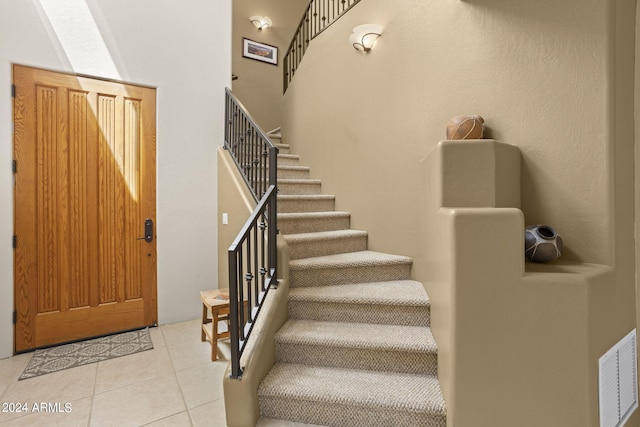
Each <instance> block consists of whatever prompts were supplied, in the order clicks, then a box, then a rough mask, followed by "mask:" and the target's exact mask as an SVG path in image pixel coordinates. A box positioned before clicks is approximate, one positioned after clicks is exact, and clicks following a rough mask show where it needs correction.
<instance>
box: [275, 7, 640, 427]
mask: <svg viewBox="0 0 640 427" xmlns="http://www.w3.org/2000/svg"><path fill="white" fill-rule="evenodd" d="M635 16H636V11H635V1H633V0H618V1H615V0H590V1H588V2H586V3H585V2H584V1H582V0H567V1H563V2H557V1H554V0H541V1H537V2H513V1H510V0H469V1H444V2H443V1H428V2H425V1H420V0H407V1H401V2H397V1H389V0H367V1H364V2H362V3H360V4H359V5H358V6H356V7H355V8H354V9H353V10H352V11H351V12H350V13H349V14H348V15H346V16H345V17H344V18H343V19H341V20H340V21H338V22H337V23H336V24H334V25H333V27H332V28H331V29H330V30H329V31H327V32H325V33H323V34H321V35H320V36H319V37H318V38H317V39H315V40H314V41H313V42H312V43H311V47H310V48H309V50H308V51H307V54H306V56H305V58H304V59H303V61H302V64H301V67H300V68H299V70H298V71H297V74H296V78H295V79H294V80H293V82H292V84H291V86H290V88H289V90H288V92H287V94H286V95H285V98H284V102H283V137H284V141H283V142H285V143H288V144H291V145H292V151H293V152H295V153H298V154H300V155H301V160H302V162H303V163H304V164H308V165H310V166H311V174H312V177H317V178H321V179H322V180H323V191H324V192H326V193H333V194H336V195H337V206H336V208H337V209H343V210H348V211H351V212H352V227H354V228H361V229H366V230H368V231H369V244H370V248H371V249H373V250H382V251H388V252H394V253H398V254H403V255H409V256H412V257H413V258H414V276H415V277H416V278H417V279H418V280H423V281H425V282H426V283H425V284H426V286H427V289H428V290H429V292H430V294H431V295H432V298H433V299H434V301H433V304H434V306H433V311H434V318H433V319H434V320H433V321H434V333H435V334H436V338H437V339H438V343H439V346H441V345H442V346H441V349H442V353H443V354H442V355H440V358H439V360H440V361H442V360H443V359H445V360H446V361H445V363H442V364H441V368H443V369H448V371H446V372H444V378H443V380H444V381H445V382H446V383H445V385H444V387H445V388H446V389H448V390H446V395H447V396H448V398H449V399H452V396H453V397H454V401H453V402H452V401H451V400H449V401H448V403H449V404H451V407H453V408H455V405H456V402H467V403H468V402H473V398H474V396H475V397H477V396H479V393H484V394H483V395H482V399H479V400H477V402H476V404H473V405H467V406H464V405H463V404H462V403H461V405H463V406H461V407H462V408H463V409H462V412H458V409H459V408H460V406H459V407H458V409H456V410H455V411H456V412H455V417H457V419H458V421H459V422H460V424H456V427H457V426H462V425H473V426H479V425H490V424H485V423H482V422H480V418H476V419H475V422H476V424H474V423H473V422H474V418H473V415H474V413H476V414H478V413H479V412H478V411H481V410H482V408H483V407H482V406H477V405H478V404H479V403H478V402H482V403H483V404H485V406H484V408H485V409H486V408H487V407H491V408H493V409H494V410H496V411H499V410H500V407H499V405H497V404H496V400H492V399H491V398H490V394H489V393H485V392H486V389H484V388H483V387H482V385H483V384H487V383H486V382H483V381H481V380H491V379H493V380H494V381H498V382H497V383H494V385H497V386H498V388H497V393H496V396H501V397H502V398H503V399H505V400H507V399H508V400H509V403H505V405H507V406H508V405H512V409H511V410H509V411H507V414H511V415H512V416H513V417H514V418H511V419H512V420H513V419H516V420H517V421H518V422H516V423H515V424H513V423H511V424H509V422H510V421H509V420H508V419H507V418H508V417H507V418H505V419H504V422H503V423H501V424H491V425H493V426H497V425H505V426H506V425H519V426H524V425H532V426H534V425H554V426H555V425H563V426H565V425H567V426H576V427H577V426H584V425H597V424H598V405H597V404H598V400H597V391H598V379H597V374H598V358H599V357H600V356H601V355H602V354H604V352H605V351H606V350H607V349H608V348H610V347H611V346H612V345H613V344H614V343H615V342H617V341H618V340H619V339H621V338H622V337H623V336H624V335H626V333H627V332H629V331H630V330H631V329H633V328H634V327H635V326H636V309H635V305H636V304H635V302H636V285H635V280H636V279H635V276H636V273H635V271H636V267H635V265H636V261H637V260H638V257H637V256H636V249H635V242H634V233H633V230H634V223H635V203H634V196H635V195H636V194H637V193H636V190H635V189H634V184H635V182H637V179H636V178H634V173H635V165H634V151H633V149H634V133H633V131H634V129H633V119H634V117H633V108H634V99H633V93H634V91H633V89H632V88H633V84H634V60H633V58H634V49H635V48H634V26H635V22H634V18H635ZM362 23H378V24H381V25H383V26H384V28H385V32H384V34H383V35H382V37H381V38H380V39H379V40H378V44H377V46H376V48H375V49H374V50H373V51H372V52H371V53H370V54H369V55H363V54H360V53H358V52H355V51H354V50H353V49H352V48H351V47H350V46H349V45H348V43H347V40H348V37H349V34H350V32H351V29H352V28H353V27H354V26H356V25H359V24H362ZM326 76H331V78H330V79H327V78H326ZM636 105H637V104H636ZM460 114H481V115H482V116H483V117H484V118H485V122H486V124H487V136H488V137H491V138H494V139H497V140H500V141H503V142H506V143H509V144H512V145H515V146H517V147H518V148H519V150H520V153H521V173H520V180H521V185H520V189H521V200H520V209H521V212H522V214H520V215H522V216H521V217H520V216H518V215H517V214H516V212H518V211H517V210H515V211H508V212H498V214H488V215H484V213H483V212H460V211H455V210H454V212H449V213H448V214H447V215H449V216H447V218H448V219H447V220H446V221H445V222H444V223H443V227H442V228H441V229H438V230H433V229H430V226H429V225H428V224H427V225H425V223H424V216H425V215H426V213H425V212H423V210H422V209H420V206H425V205H429V203H432V202H433V200H431V198H432V197H434V194H433V193H431V192H429V188H430V187H429V186H428V185H427V183H425V181H424V179H423V176H424V174H425V173H428V171H425V170H424V168H425V167H426V163H425V161H424V159H425V158H426V157H427V155H428V154H429V153H431V152H432V150H433V149H434V148H435V147H436V144H437V143H438V141H439V140H441V139H443V138H444V129H445V126H446V123H447V120H448V119H449V118H451V117H452V116H455V115H460ZM477 161H478V162H480V161H483V159H481V158H478V160H477ZM427 163H428V162H427ZM470 167H471V166H470ZM363 189H365V191H363ZM481 207H482V206H481ZM501 215H504V217H501ZM518 218H521V219H520V221H521V223H518ZM503 223H504V229H503V230H501V227H500V226H501V224H503ZM535 223H544V224H548V225H552V226H554V227H555V228H556V229H557V230H558V232H559V233H560V234H561V235H562V237H563V238H564V240H565V254H564V255H563V257H562V258H561V260H560V261H559V262H556V263H552V264H550V265H546V266H537V265H532V264H529V263H523V262H522V255H521V251H522V248H521V247H522V238H523V236H522V231H523V230H522V228H523V227H524V225H528V224H535ZM483 224H485V225H486V228H483V227H482V225H483ZM474 227H475V229H476V230H477V234H474V235H473V238H474V241H475V239H478V238H480V237H482V238H486V239H490V238H491V237H492V234H491V233H489V234H487V231H494V234H493V235H494V236H498V238H497V239H498V240H496V241H492V242H491V243H490V244H489V245H488V248H491V249H495V250H496V251H498V250H499V248H500V242H503V243H504V246H505V247H506V248H508V249H509V251H511V252H508V253H504V254H502V255H493V253H492V252H491V251H490V250H487V251H482V246H481V245H476V246H475V247H476V250H477V252H476V253H478V254H479V255H481V258H482V259H483V260H484V261H483V262H482V263H478V262H477V260H476V261H474V260H473V257H474V253H469V252H468V249H469V248H467V247H464V245H465V243H466V241H467V240H466V236H465V234H464V233H462V232H461V231H460V230H463V231H464V230H474ZM478 227H479V228H478ZM418 230H420V232H417V231H418ZM514 230H515V231H514ZM518 230H519V231H518ZM427 231H431V232H432V233H431V234H429V233H427ZM501 231H502V232H501ZM425 233H426V234H425ZM514 233H515V234H514ZM447 236H449V237H448V239H449V240H446V241H445V240H444V239H445V238H447ZM452 236H453V237H452ZM431 239H434V240H435V241H436V242H437V243H442V246H441V247H442V253H434V251H433V250H429V249H428V246H429V244H431V242H430V241H431ZM500 239H503V240H500ZM425 240H427V241H428V242H427V243H425ZM519 247H520V249H518V248H519ZM461 248H464V250H461ZM498 253H499V252H498ZM452 260H455V264H454V265H453V266H451V265H449V267H448V268H449V269H448V270H447V271H441V270H440V269H441V268H442V266H443V265H447V263H449V262H454V261H452ZM505 263H506V265H505ZM473 272H475V273H476V276H475V277H478V275H480V277H482V279H479V280H477V279H474V276H473V275H472V273H473ZM494 272H495V273H494ZM430 280H431V281H430ZM451 289H453V291H452V290H451ZM474 299H477V301H478V302H480V303H481V304H482V305H481V307H478V306H477V305H475V304H474V303H473V302H474ZM452 311H453V313H456V316H460V317H448V316H453V314H451V312H452ZM474 316H475V317H474ZM478 316H484V317H478ZM478 318H481V319H483V321H482V322H478V321H477V319H478ZM447 322H451V323H450V324H447ZM454 326H455V328H458V329H455V330H454ZM482 326H486V327H487V328H488V329H479V328H481V327H482ZM479 331H480V332H482V333H483V334H484V336H485V337H486V338H487V339H485V340H482V339H480V338H479V336H478V332H479ZM527 336H530V337H531V338H532V339H531V340H527ZM514 337H515V338H514ZM478 349H480V351H482V352H483V353H484V355H482V356H481V360H483V361H485V362H490V363H489V365H488V366H487V370H485V371H481V370H480V369H481V368H482V366H475V368H476V369H473V368H474V364H473V363H474V360H473V358H474V357H475V355H474V354H473V352H474V351H478ZM525 350H528V351H525ZM443 366H444V367H443ZM565 367H566V368H565ZM500 372H502V374H503V375H498V376H496V375H490V374H491V373H493V374H496V373H498V374H499V373H500ZM520 372H524V374H523V375H520V376H519V373H520ZM441 374H442V372H441ZM474 393H475V395H474ZM553 396H556V397H557V399H555V400H554V399H553V398H552V397H553ZM562 396H565V397H564V398H562ZM455 399H460V400H455ZM465 399H466V400H465ZM503 403H504V402H503ZM491 405H497V406H495V407H492V406H491ZM464 408H466V412H465V409H464ZM473 408H475V409H473ZM536 408H539V410H540V411H541V412H540V414H537V415H535V414H534V413H531V414H532V415H531V416H530V417H528V418H527V414H528V412H529V411H534V410H535V409H536ZM545 411H546V413H547V417H546V418H544V417H542V415H541V414H544V413H545ZM453 418H454V417H453V416H452V419H453ZM451 422H453V421H451ZM536 422H537V423H538V424H536ZM465 423H466V424H465ZM540 423H542V424H540ZM451 425H453V424H451ZM628 425H633V426H637V425H640V418H639V417H638V415H637V414H636V415H634V417H633V418H632V420H631V421H630V422H629V423H628Z"/></svg>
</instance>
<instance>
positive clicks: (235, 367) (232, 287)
mask: <svg viewBox="0 0 640 427" xmlns="http://www.w3.org/2000/svg"><path fill="white" fill-rule="evenodd" d="M237 255H238V254H237V253H236V252H235V251H231V250H230V251H229V303H230V307H229V316H230V317H231V324H230V326H229V327H230V328H231V330H230V331H229V332H230V335H231V377H232V378H239V377H240V375H241V372H240V348H239V347H240V342H239V341H240V340H239V337H238V328H237V326H238V323H239V322H238V304H237V302H236V301H237V300H238V280H237V276H236V268H237V262H238V257H237ZM212 345H213V343H212Z"/></svg>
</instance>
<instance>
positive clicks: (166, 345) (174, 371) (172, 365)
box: [159, 327, 195, 426]
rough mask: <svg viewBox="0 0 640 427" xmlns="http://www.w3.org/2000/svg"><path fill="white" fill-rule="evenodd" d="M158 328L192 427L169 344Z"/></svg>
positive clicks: (191, 420)
mask: <svg viewBox="0 0 640 427" xmlns="http://www.w3.org/2000/svg"><path fill="white" fill-rule="evenodd" d="M159 328H160V333H161V334H162V339H163V340H164V345H165V347H166V349H167V354H168V355H169V360H170V361H171V367H172V368H173V376H174V377H175V379H176V384H177V385H178V389H179V390H180V397H181V398H182V404H183V405H184V408H185V412H186V413H187V417H188V418H189V423H191V425H192V426H194V425H195V424H194V423H193V419H192V418H191V412H190V411H189V405H187V399H186V398H185V397H184V391H183V390H182V386H181V385H180V380H179V379H178V372H177V371H176V365H175V364H174V363H173V356H172V355H171V351H169V342H168V341H167V337H166V336H165V335H164V328H163V327H159ZM173 415H177V414H173ZM173 415H172V416H173Z"/></svg>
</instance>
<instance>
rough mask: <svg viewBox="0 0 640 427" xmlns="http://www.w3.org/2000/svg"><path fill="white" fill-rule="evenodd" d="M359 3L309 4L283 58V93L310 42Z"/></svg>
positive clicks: (319, 0) (323, 0)
mask: <svg viewBox="0 0 640 427" xmlns="http://www.w3.org/2000/svg"><path fill="white" fill-rule="evenodd" d="M359 2H360V0H311V1H310V2H309V6H308V7H307V9H306V10H305V12H304V14H303V15H302V19H301V20H300V24H299V25H298V29H297V30H296V32H295V34H294V35H293V39H292V40H291V43H290V44H289V49H288V50H287V53H286V55H285V56H284V60H283V64H284V65H283V69H284V72H283V88H284V92H286V91H287V88H288V87H289V83H290V82H291V80H292V79H293V76H294V74H295V72H296V70H297V69H298V66H299V65H300V61H302V57H303V56H304V54H305V52H306V51H307V47H309V43H310V42H311V40H313V39H314V38H315V37H316V36H317V35H318V34H320V33H321V32H323V31H324V30H325V29H327V27H329V26H330V25H331V24H333V23H334V22H335V21H337V20H338V18H340V17H341V16H342V15H344V14H345V13H346V12H348V11H349V9H351V8H352V7H353V6H355V5H356V4H358V3H359Z"/></svg>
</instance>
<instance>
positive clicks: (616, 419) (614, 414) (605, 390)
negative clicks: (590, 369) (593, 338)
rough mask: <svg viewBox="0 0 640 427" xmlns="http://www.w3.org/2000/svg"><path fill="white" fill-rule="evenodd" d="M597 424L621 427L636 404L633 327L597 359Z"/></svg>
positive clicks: (634, 334)
mask: <svg viewBox="0 0 640 427" xmlns="http://www.w3.org/2000/svg"><path fill="white" fill-rule="evenodd" d="M599 365H600V369H599V374H598V375H599V393H600V427H620V426H623V425H624V424H625V423H626V422H627V419H628V418H629V417H630V416H631V414H632V413H633V411H635V410H636V408H637V407H638V364H637V359H636V330H635V329H634V330H633V331H631V332H630V333H629V334H628V335H627V336H626V337H624V338H623V339H622V340H621V341H620V342H618V343H617V344H616V345H614V346H613V348H611V350H609V351H607V352H606V353H605V355H604V356H602V357H601V358H600V363H599Z"/></svg>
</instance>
